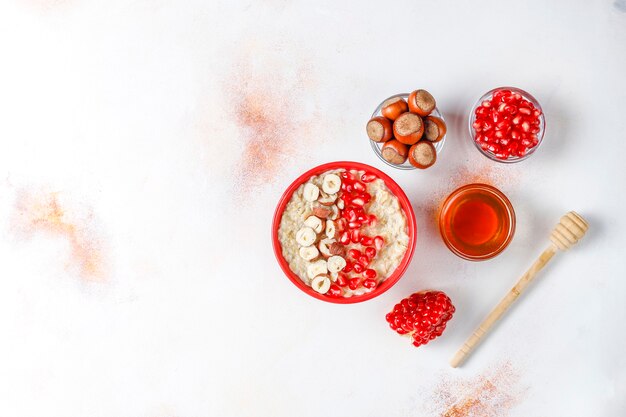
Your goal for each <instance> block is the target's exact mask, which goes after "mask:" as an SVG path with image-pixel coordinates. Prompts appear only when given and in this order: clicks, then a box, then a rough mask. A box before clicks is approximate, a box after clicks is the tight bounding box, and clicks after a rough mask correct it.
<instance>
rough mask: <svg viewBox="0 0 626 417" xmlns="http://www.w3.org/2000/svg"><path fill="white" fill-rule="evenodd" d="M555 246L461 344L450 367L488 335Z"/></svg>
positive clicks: (458, 362)
mask: <svg viewBox="0 0 626 417" xmlns="http://www.w3.org/2000/svg"><path fill="white" fill-rule="evenodd" d="M557 250H558V249H557V248H556V246H550V247H549V248H548V249H546V250H545V251H543V253H542V254H541V256H539V258H538V259H537V260H536V261H535V263H534V264H533V265H532V266H531V267H530V268H529V269H528V271H526V273H525V274H524V275H522V277H521V278H520V279H519V281H517V284H515V286H514V287H513V288H511V290H510V291H509V292H508V293H507V295H506V296H505V297H504V298H503V299H502V301H500V303H498V305H497V306H496V307H495V308H494V309H493V310H492V311H491V313H489V315H488V316H487V317H486V318H485V319H484V320H483V322H482V323H481V324H480V326H478V327H477V328H476V330H474V333H472V335H471V336H470V337H469V338H468V339H467V340H466V341H465V343H463V346H461V348H460V349H459V350H458V351H457V352H456V354H455V355H454V357H453V358H452V360H451V361H450V365H452V367H453V368H456V367H457V366H459V365H461V364H462V363H463V362H464V361H465V359H467V357H468V356H469V355H470V354H471V353H472V351H473V350H474V348H476V346H477V345H478V344H479V343H480V341H481V340H482V339H483V337H484V336H485V335H486V334H487V333H489V330H490V329H491V327H492V326H493V325H494V324H495V323H496V322H497V321H498V320H499V319H500V317H502V315H504V313H505V312H506V311H507V310H508V309H509V307H510V306H511V305H512V304H513V302H514V301H515V300H517V298H518V297H519V296H520V295H521V294H522V293H523V292H524V290H525V289H526V287H528V284H530V283H531V282H532V281H533V279H535V277H536V276H537V274H538V273H539V271H541V269H543V267H544V266H546V264H547V263H548V262H549V261H550V259H552V257H553V256H554V254H555V253H556V252H557Z"/></svg>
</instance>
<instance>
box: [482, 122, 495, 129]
mask: <svg viewBox="0 0 626 417" xmlns="http://www.w3.org/2000/svg"><path fill="white" fill-rule="evenodd" d="M492 127H493V125H492V124H491V123H490V122H489V121H488V120H485V121H484V122H483V130H484V131H487V130H490V129H491V128H492Z"/></svg>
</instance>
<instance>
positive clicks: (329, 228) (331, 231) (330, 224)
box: [326, 220, 337, 239]
mask: <svg viewBox="0 0 626 417" xmlns="http://www.w3.org/2000/svg"><path fill="white" fill-rule="evenodd" d="M336 230H337V229H336V228H335V222H334V221H332V220H328V221H326V236H327V237H328V238H330V239H332V238H334V237H335V232H336Z"/></svg>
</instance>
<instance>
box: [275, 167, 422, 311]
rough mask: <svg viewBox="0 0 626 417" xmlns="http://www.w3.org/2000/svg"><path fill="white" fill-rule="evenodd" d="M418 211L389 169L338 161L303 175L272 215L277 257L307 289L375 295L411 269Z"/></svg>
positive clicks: (332, 296)
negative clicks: (387, 173)
mask: <svg viewBox="0 0 626 417" xmlns="http://www.w3.org/2000/svg"><path fill="white" fill-rule="evenodd" d="M416 236H417V225H416V222H415V214H414V212H413V209H412V207H411V203H410V202H409V199H408V198H407V196H406V194H404V192H403V191H402V189H401V188H400V186H399V185H398V184H396V182H395V181H394V180H392V179H391V178H390V177H389V176H388V175H386V174H385V173H383V172H382V171H379V170H378V169H376V168H373V167H371V166H369V165H366V164H361V163H358V162H346V161H342V162H331V163H327V164H323V165H320V166H318V167H315V168H313V169H311V170H309V171H307V172H305V173H304V174H302V175H301V176H300V177H298V178H297V179H296V180H295V181H294V182H293V183H292V184H291V185H290V186H289V187H288V188H287V190H286V191H285V193H284V194H283V196H282V197H281V199H280V201H279V203H278V206H277V207H276V211H275V213H274V220H273V223H272V242H273V246H274V253H275V255H276V259H277V260H278V263H279V264H280V267H281V268H282V270H283V272H284V273H285V275H287V278H289V280H290V281H291V282H293V283H294V284H295V285H296V286H297V287H298V288H300V289H301V290H302V291H304V292H305V293H307V294H309V295H310V296H312V297H315V298H317V299H320V300H323V301H328V302H331V303H339V304H349V303H358V302H362V301H366V300H369V299H372V298H374V297H376V296H378V295H380V294H382V293H384V292H385V291H387V290H388V289H389V288H391V287H392V286H393V285H394V284H395V283H396V282H398V280H399V279H400V278H401V277H402V275H403V274H404V272H405V271H406V269H407V267H408V266H409V263H410V261H411V258H412V257H413V253H414V251H415V242H416Z"/></svg>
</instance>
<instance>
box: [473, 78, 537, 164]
mask: <svg viewBox="0 0 626 417" xmlns="http://www.w3.org/2000/svg"><path fill="white" fill-rule="evenodd" d="M499 90H510V91H512V92H514V93H518V94H520V95H521V96H522V97H523V98H525V99H526V100H528V101H530V102H531V103H532V104H533V106H535V107H536V108H537V109H539V110H541V115H540V116H539V132H537V139H538V141H539V143H537V146H535V147H534V148H531V149H529V150H528V152H526V154H525V155H524V156H510V157H509V158H507V159H499V158H496V156H495V155H494V154H493V153H491V152H490V151H488V150H484V149H483V148H481V147H480V145H479V144H478V143H477V142H476V131H475V130H474V126H473V125H474V122H475V121H476V109H477V108H478V106H480V105H481V103H482V102H483V101H485V100H489V99H491V98H492V97H493V94H494V93H495V92H496V91H499ZM468 128H469V133H470V137H471V138H472V142H473V143H474V146H476V149H478V150H479V151H480V153H482V154H483V155H485V156H486V157H487V158H489V159H491V160H492V161H496V162H502V163H504V164H512V163H515V162H520V161H523V160H524V159H526V158H528V157H530V156H531V155H532V154H533V153H535V152H536V151H537V149H539V147H540V146H541V143H542V142H543V135H544V133H545V130H546V119H545V117H544V114H543V109H542V108H541V105H540V104H539V102H538V101H537V99H536V98H535V97H533V96H532V95H531V94H529V93H527V92H526V91H524V90H521V89H519V88H515V87H498V88H494V89H493V90H491V91H488V92H487V93H485V94H484V95H483V96H482V97H481V98H479V99H478V100H477V101H476V103H474V106H473V107H472V110H471V111H470V114H469V120H468Z"/></svg>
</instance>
